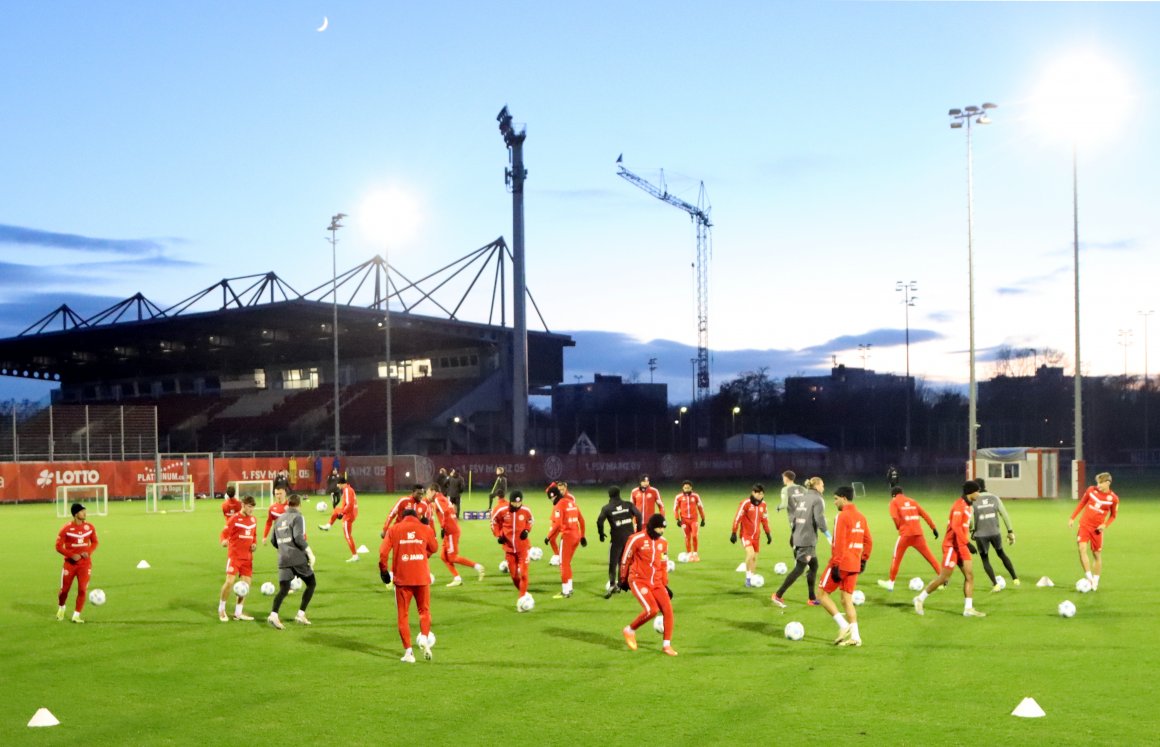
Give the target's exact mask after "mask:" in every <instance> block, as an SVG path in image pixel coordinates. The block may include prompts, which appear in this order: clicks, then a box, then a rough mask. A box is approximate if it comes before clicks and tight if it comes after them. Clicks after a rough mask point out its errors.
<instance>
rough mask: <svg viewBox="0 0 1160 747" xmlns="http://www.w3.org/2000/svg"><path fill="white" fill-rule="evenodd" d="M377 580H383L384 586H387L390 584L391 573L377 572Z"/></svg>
mask: <svg viewBox="0 0 1160 747" xmlns="http://www.w3.org/2000/svg"><path fill="white" fill-rule="evenodd" d="M379 578H381V579H382V580H383V583H384V584H389V583H391V572H390V571H384V570H380V571H379Z"/></svg>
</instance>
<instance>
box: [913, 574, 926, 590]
mask: <svg viewBox="0 0 1160 747" xmlns="http://www.w3.org/2000/svg"><path fill="white" fill-rule="evenodd" d="M925 587H926V584H924V583H923V582H922V579H921V578H919V577H918V576H915V577H914V578H912V579H910V590H911V591H922V590H923V588H925Z"/></svg>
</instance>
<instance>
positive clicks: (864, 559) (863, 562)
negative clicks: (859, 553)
mask: <svg viewBox="0 0 1160 747" xmlns="http://www.w3.org/2000/svg"><path fill="white" fill-rule="evenodd" d="M865 570H866V558H862V567H861V568H860V569H858V572H859V573H862V572H864V571H865Z"/></svg>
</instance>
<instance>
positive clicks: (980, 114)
mask: <svg viewBox="0 0 1160 747" xmlns="http://www.w3.org/2000/svg"><path fill="white" fill-rule="evenodd" d="M997 108H998V106H997V105H996V104H991V103H986V104H983V105H982V106H968V107H965V108H963V109H951V110H950V111H949V112H947V115H948V116H949V117H950V118H951V129H952V130H958V129H962V128H963V124H964V123H965V124H966V130H967V315H968V317H969V325H968V326H969V337H970V340H969V345H970V368H971V381H970V385H969V387H968V389H967V403H968V404H967V454H968V456H969V457H970V462H969V464H970V476H971V477H974V476H975V451H976V450H978V446H979V443H978V440H977V438H978V434H977V432H976V431H977V429H978V427H979V424H978V422H977V421H978V409H979V387H978V382H977V381H976V379H975V194H974V164H973V161H972V157H971V125H972V124H978V125H988V124H991V118H990V117H989V116H988V115H987V112H989V111H991V110H992V109H997Z"/></svg>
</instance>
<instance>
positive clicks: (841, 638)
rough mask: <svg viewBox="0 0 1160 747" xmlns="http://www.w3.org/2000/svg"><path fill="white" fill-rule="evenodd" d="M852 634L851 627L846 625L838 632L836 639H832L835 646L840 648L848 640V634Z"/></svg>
mask: <svg viewBox="0 0 1160 747" xmlns="http://www.w3.org/2000/svg"><path fill="white" fill-rule="evenodd" d="M853 632H854V628H853V626H852V625H847V626H846V627H844V628H842V629H841V631H839V632H838V637H837V638H835V639H834V645H835V646H841V645H842V644H843V643H845V642H846V641H848V640H850V634H851V633H853Z"/></svg>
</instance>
